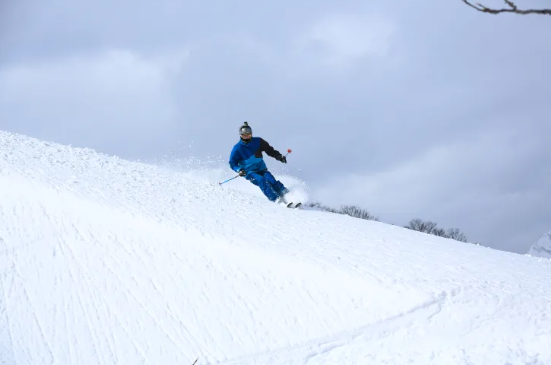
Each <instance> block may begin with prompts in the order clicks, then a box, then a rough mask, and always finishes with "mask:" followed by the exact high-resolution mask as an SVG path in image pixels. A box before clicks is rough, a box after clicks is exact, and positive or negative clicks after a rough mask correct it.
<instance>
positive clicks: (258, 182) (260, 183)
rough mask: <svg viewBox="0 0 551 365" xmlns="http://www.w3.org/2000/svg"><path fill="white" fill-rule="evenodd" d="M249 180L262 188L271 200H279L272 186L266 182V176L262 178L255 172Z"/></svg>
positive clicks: (248, 177)
mask: <svg viewBox="0 0 551 365" xmlns="http://www.w3.org/2000/svg"><path fill="white" fill-rule="evenodd" d="M247 180H249V181H250V182H252V183H253V184H255V185H256V186H258V187H260V190H262V192H263V193H264V195H266V197H267V198H268V199H269V200H271V201H275V200H276V199H277V197H278V195H277V193H276V192H275V191H274V189H273V188H272V185H271V184H270V183H269V182H268V181H267V180H266V175H264V176H262V175H260V174H257V173H255V172H251V173H249V174H248V175H247Z"/></svg>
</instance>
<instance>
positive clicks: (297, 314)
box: [0, 132, 551, 365]
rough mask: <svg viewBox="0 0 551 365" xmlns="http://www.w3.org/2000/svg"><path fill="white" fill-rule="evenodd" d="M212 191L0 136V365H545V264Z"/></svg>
mask: <svg viewBox="0 0 551 365" xmlns="http://www.w3.org/2000/svg"><path fill="white" fill-rule="evenodd" d="M228 171H229V169H228ZM230 172H231V171H230ZM218 177H220V176H219V172H217V171H212V172H211V174H210V175H209V173H208V171H207V172H197V173H196V174H194V173H193V171H192V172H191V173H189V172H188V173H183V172H178V171H175V170H173V169H170V168H167V167H160V166H154V165H148V164H143V163H137V162H130V161H124V160H121V159H119V158H117V157H110V156H106V155H103V154H100V153H97V152H95V151H92V150H89V149H78V148H72V147H70V146H62V145H59V144H55V143H48V142H45V141H40V140H36V139H33V138H28V137H25V136H21V135H15V134H11V133H6V132H0V222H1V223H0V364H7V365H15V364H17V365H19V364H35V365H42V364H48V365H50V364H192V363H193V362H194V361H195V360H197V363H196V365H206V364H242V365H247V364H310V365H317V364H406V363H407V364H480V365H482V364H484V365H489V364H496V365H497V364H499V365H503V364H532V365H536V364H551V346H549V343H550V341H551V316H550V315H549V313H551V286H550V285H549V283H550V282H551V262H550V261H549V260H542V259H538V258H533V257H529V256H524V255H516V254H513V253H507V252H501V251H496V250H491V249H489V248H485V247H480V246H475V245H471V244H467V243H462V242H457V241H453V240H449V239H445V238H441V237H436V236H432V235H426V234H423V233H419V232H415V231H411V230H407V229H404V228H401V227H396V226H392V225H388V224H384V223H381V222H375V221H366V220H361V219H356V218H352V217H348V216H345V215H340V214H332V213H327V212H321V211H315V210H308V209H304V210H300V209H297V210H294V209H293V210H291V209H287V208H282V207H281V206H278V205H276V204H273V203H271V202H269V201H268V200H267V199H266V198H264V197H263V196H261V195H260V194H258V191H257V190H256V189H258V188H256V187H254V186H252V185H251V184H248V185H247V184H244V185H241V186H238V184H225V185H222V186H219V185H218V183H217V181H219V179H218ZM236 180H237V181H235V182H237V183H241V182H243V180H238V179H236ZM287 181H291V179H288V180H287ZM297 184H298V185H300V184H299V183H297Z"/></svg>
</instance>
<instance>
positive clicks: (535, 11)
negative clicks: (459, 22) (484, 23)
mask: <svg viewBox="0 0 551 365" xmlns="http://www.w3.org/2000/svg"><path fill="white" fill-rule="evenodd" d="M462 1H463V2H464V3H465V4H467V5H469V6H470V7H472V8H474V9H476V10H478V11H481V12H483V13H489V14H501V13H515V14H521V15H527V14H541V15H543V14H546V15H551V9H524V10H523V9H519V8H518V7H517V6H516V5H515V3H513V2H512V1H510V0H504V1H505V3H506V4H507V6H508V8H502V9H491V8H487V7H486V6H484V5H481V4H476V5H475V4H472V3H470V2H469V1H467V0H462Z"/></svg>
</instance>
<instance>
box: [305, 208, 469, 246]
mask: <svg viewBox="0 0 551 365" xmlns="http://www.w3.org/2000/svg"><path fill="white" fill-rule="evenodd" d="M306 205H307V206H309V207H312V208H317V209H320V210H324V211H326V212H331V213H337V214H344V215H348V216H350V217H355V218H360V219H366V220H373V221H379V217H377V216H375V215H373V214H371V213H369V211H367V210H365V209H363V208H360V207H358V206H357V205H343V206H341V207H340V208H339V209H335V208H331V207H328V206H325V205H323V204H321V203H318V202H315V203H308V204H306ZM404 228H408V229H411V230H414V231H418V232H423V233H427V234H432V235H435V236H439V237H444V238H450V239H453V240H456V241H460V242H468V241H467V237H466V236H465V234H463V233H462V232H461V231H460V230H459V229H458V228H449V229H444V228H439V227H437V224H436V223H435V222H432V221H424V220H422V219H419V218H415V219H412V220H411V221H409V223H408V224H407V225H406V226H404Z"/></svg>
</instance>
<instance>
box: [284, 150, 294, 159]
mask: <svg viewBox="0 0 551 365" xmlns="http://www.w3.org/2000/svg"><path fill="white" fill-rule="evenodd" d="M291 152H293V151H291V149H290V148H289V149H288V150H287V153H286V154H285V157H287V155H288V154H289V153H291Z"/></svg>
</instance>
